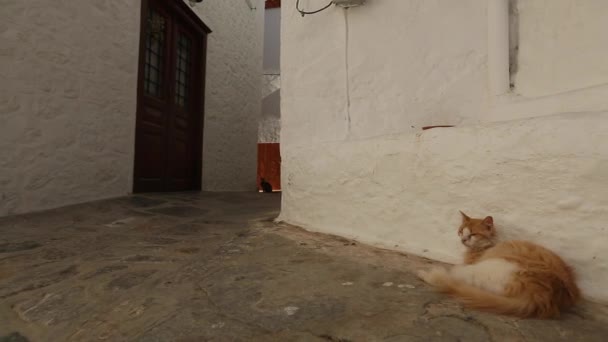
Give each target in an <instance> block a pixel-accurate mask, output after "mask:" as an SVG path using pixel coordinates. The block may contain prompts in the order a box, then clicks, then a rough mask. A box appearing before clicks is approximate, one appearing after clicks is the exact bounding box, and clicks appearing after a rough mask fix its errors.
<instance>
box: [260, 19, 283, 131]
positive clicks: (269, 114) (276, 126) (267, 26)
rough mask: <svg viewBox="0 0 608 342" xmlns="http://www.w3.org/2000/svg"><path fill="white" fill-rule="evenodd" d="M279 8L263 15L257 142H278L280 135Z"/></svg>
mask: <svg viewBox="0 0 608 342" xmlns="http://www.w3.org/2000/svg"><path fill="white" fill-rule="evenodd" d="M280 60H281V9H280V8H272V9H267V10H266V12H265V15H264V78H263V89H262V118H261V119H260V123H259V128H258V142H260V143H278V142H279V140H280V136H281V91H280V89H281V68H280Z"/></svg>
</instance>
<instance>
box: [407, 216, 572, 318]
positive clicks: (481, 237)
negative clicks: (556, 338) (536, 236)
mask: <svg viewBox="0 0 608 342" xmlns="http://www.w3.org/2000/svg"><path fill="white" fill-rule="evenodd" d="M460 213H461V214H462V224H461V225H460V228H459V229H458V235H459V236H460V240H461V242H462V244H463V245H464V246H465V247H466V248H467V251H466V254H465V258H464V265H457V266H454V267H452V268H451V269H450V270H446V269H444V268H440V267H436V268H433V269H431V270H428V271H420V272H419V273H418V275H419V276H420V278H422V279H423V280H424V281H426V282H427V283H429V284H431V285H433V286H435V287H436V288H437V289H438V290H439V291H441V292H444V293H447V294H450V295H452V296H454V297H455V298H456V299H458V300H459V301H461V302H462V303H463V304H464V305H465V306H467V307H469V308H472V309H477V310H482V311H487V312H492V313H496V314H503V315H511V316H517V317H521V318H557V317H559V315H560V312H561V311H562V310H564V309H567V308H569V307H571V306H573V305H574V304H575V303H576V302H577V300H578V299H579V298H580V291H579V289H578V287H577V285H576V279H575V275H574V272H573V270H572V269H571V268H570V267H569V266H568V265H566V263H565V262H564V261H563V260H562V259H561V258H560V257H559V256H558V255H557V254H555V253H553V252H551V251H550V250H548V249H546V248H544V247H541V246H539V245H536V244H533V243H531V242H527V241H505V242H497V241H496V230H495V228H494V220H493V219H492V217H491V216H488V217H486V218H484V219H476V218H470V217H468V216H467V215H466V214H464V213H463V212H460Z"/></svg>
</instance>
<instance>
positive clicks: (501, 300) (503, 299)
mask: <svg viewBox="0 0 608 342" xmlns="http://www.w3.org/2000/svg"><path fill="white" fill-rule="evenodd" d="M432 284H433V285H434V286H436V287H437V289H438V290H439V291H441V292H443V293H446V294H449V295H451V296H453V297H455V298H456V299H457V300H458V301H460V302H461V303H462V304H463V305H464V306H466V307H468V308H471V309H476V310H480V311H485V312H490V313H494V314H499V315H509V316H516V317H520V318H529V317H537V318H550V317H554V316H555V313H553V312H552V313H549V312H543V311H544V310H537V305H535V304H534V301H530V300H526V299H525V298H516V297H507V296H501V295H497V294H494V293H492V292H489V291H485V290H482V289H480V288H477V287H475V286H471V285H469V284H466V283H464V282H461V281H458V280H455V279H453V278H451V277H450V276H449V275H448V274H447V272H446V273H444V274H443V275H436V276H435V279H434V280H433V281H432ZM557 315H559V312H558V313H557Z"/></svg>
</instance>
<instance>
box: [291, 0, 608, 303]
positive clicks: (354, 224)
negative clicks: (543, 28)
mask: <svg viewBox="0 0 608 342" xmlns="http://www.w3.org/2000/svg"><path fill="white" fill-rule="evenodd" d="M506 1H507V0H488V1H486V0H466V1H457V2H455V1H452V0H436V1H428V0H411V1H401V0H383V1H373V0H369V1H367V4H366V5H364V6H362V7H358V8H352V9H349V10H347V11H344V10H342V9H338V8H330V9H328V10H327V11H325V12H322V13H319V14H317V15H310V16H306V17H304V18H302V17H301V16H300V15H299V14H298V13H297V12H296V11H295V9H294V7H293V6H289V5H283V8H282V20H283V22H282V57H281V58H282V64H281V72H282V90H281V91H282V106H281V113H282V127H281V154H282V177H283V179H284V181H283V206H282V212H281V217H280V219H282V220H285V221H287V222H290V223H294V224H298V225H301V226H303V227H305V228H308V229H311V230H316V231H322V232H329V233H335V234H339V235H344V236H348V237H353V238H357V239H360V240H362V241H364V242H371V243H376V244H379V245H382V246H385V247H388V248H394V249H400V250H403V251H407V252H412V253H416V254H420V255H424V256H427V257H430V258H435V259H439V260H443V261H447V262H458V261H459V260H460V258H461V253H462V248H461V245H460V243H459V240H458V237H457V235H456V233H455V232H456V228H457V227H458V224H459V222H460V218H459V216H458V215H459V214H458V210H463V211H465V212H467V213H470V214H471V215H473V216H482V215H493V216H494V218H495V220H496V222H497V223H498V228H499V229H501V231H502V232H503V233H504V235H506V236H507V237H517V238H523V239H528V240H531V241H535V242H537V243H541V244H543V245H546V246H547V247H549V248H552V249H554V250H556V251H557V252H558V253H560V254H561V255H563V256H564V257H565V258H566V260H567V261H569V262H571V263H572V264H573V265H574V267H575V268H576V269H577V271H578V273H579V275H580V284H581V286H582V288H583V291H584V293H585V295H587V296H588V297H589V298H592V299H597V300H608V296H607V295H606V292H605V291H604V290H603V284H605V283H606V282H608V262H607V261H606V260H608V251H607V250H606V249H605V248H604V247H603V246H605V245H607V244H608V235H606V234H605V230H606V229H607V227H606V222H607V219H608V209H606V208H608V207H607V206H606V205H607V204H608V194H607V192H606V191H605V186H606V184H607V181H608V179H606V175H607V174H608V169H607V168H606V165H608V149H606V148H605V146H606V144H607V143H608V134H607V133H606V132H608V105H607V103H606V101H605V99H606V97H608V87H606V86H601V85H600V86H598V87H591V88H588V87H584V86H581V84H582V83H576V82H575V85H574V87H584V88H577V89H572V90H570V91H568V92H566V93H554V94H552V95H548V96H524V95H522V94H518V93H516V92H511V91H509V83H508V82H509V77H508V63H509V59H508V53H509V49H508V44H509V37H508V31H509V28H508V25H506V26H504V27H500V25H502V24H508V22H509V20H508V17H501V16H502V15H504V14H506V15H508V6H506ZM524 1H526V0H519V2H524ZM585 1H587V0H585ZM589 1H593V0H589ZM301 3H302V5H303V7H304V8H306V9H315V8H319V7H320V6H322V5H323V4H325V2H324V1H321V0H308V1H302V2H301ZM553 5H555V6H558V7H559V6H566V5H567V4H566V2H559V3H557V2H556V3H555V4H553V3H552V5H551V6H553ZM577 13H578V12H577ZM586 13H587V12H585V11H583V12H581V13H578V14H577V15H578V16H579V17H578V19H573V20H579V21H580V22H584V21H585V15H586ZM546 19H547V18H546ZM557 19H558V18H556V20H557ZM542 23H543V25H559V23H558V22H556V21H550V20H549V19H547V20H546V21H542ZM525 32H526V30H525V29H524V30H523V31H520V34H525ZM504 33H507V35H504ZM572 39H574V38H572ZM504 44H506V45H504ZM596 46H598V47H599V46H604V48H605V49H608V46H606V45H602V43H601V42H599V41H598V42H597V45H596ZM503 52H504V53H506V54H507V55H506V56H502V55H501V53H503ZM536 53H537V54H541V52H532V53H531V54H536ZM560 63H561V62H560ZM564 67H567V66H564ZM576 68H579V69H580V68H582V66H581V65H578V66H577V67H576ZM579 69H576V70H579ZM525 70H526V68H522V69H521V70H520V72H522V73H523V72H526V71H525ZM584 71H585V72H582V73H578V74H577V75H578V77H585V75H586V74H592V70H591V69H587V70H584ZM505 73H506V77H504V76H505ZM519 77H523V76H521V74H520V75H518V76H517V77H516V81H517V79H518V78H519ZM519 79H520V78H519ZM537 81H538V80H537ZM587 81H589V82H591V81H590V80H589V79H587ZM543 82H545V80H541V82H538V83H537V84H538V85H537V87H541V86H542V84H543ZM593 82H595V81H593ZM515 90H517V84H516V85H515ZM550 91H551V92H555V91H554V90H550ZM602 99H603V100H602ZM568 112H570V113H569V114H560V113H568ZM442 124H448V125H457V127H456V128H436V129H432V130H428V131H421V126H426V125H442Z"/></svg>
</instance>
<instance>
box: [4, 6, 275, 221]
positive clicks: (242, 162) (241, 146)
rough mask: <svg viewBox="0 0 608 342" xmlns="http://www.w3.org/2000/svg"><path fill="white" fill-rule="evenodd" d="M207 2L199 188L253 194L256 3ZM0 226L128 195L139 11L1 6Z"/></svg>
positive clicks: (258, 45)
mask: <svg viewBox="0 0 608 342" xmlns="http://www.w3.org/2000/svg"><path fill="white" fill-rule="evenodd" d="M252 3H253V5H254V6H257V9H256V10H251V9H250V8H249V7H248V5H247V3H246V1H241V0H230V1H206V2H205V3H204V4H203V5H199V6H197V7H195V11H196V12H197V13H198V14H199V15H200V16H201V17H202V18H203V20H204V21H205V23H206V24H207V25H208V26H210V27H211V29H212V30H213V31H214V32H213V33H212V34H211V35H210V36H209V42H208V51H207V52H208V58H207V80H206V83H207V84H206V103H205V112H206V113H205V114H206V117H205V132H204V139H205V140H204V144H205V146H204V155H203V187H204V189H206V190H248V189H255V173H256V142H257V128H258V120H259V117H260V111H261V90H260V89H261V74H262V35H263V15H264V13H263V12H264V11H263V2H262V1H261V0H254V1H252ZM1 7H2V10H1V11H0V65H2V68H0V79H1V80H2V81H0V216H3V215H9V214H18V213H23V212H29V211H36V210H44V209H49V208H53V207H59V206H63V205H69V204H73V203H79V202H84V201H91V200H96V199H102V198H109V197H116V196H122V195H126V194H127V193H129V192H130V191H131V189H132V175H133V155H134V140H135V112H136V89H137V64H138V47H139V33H140V32H139V28H140V27H139V25H140V2H139V1H105V0H100V1H94V2H83V1H80V2H79V1H63V0H62V1H53V2H48V1H41V0H34V1H25V2H24V1H13V0H6V1H2V4H1Z"/></svg>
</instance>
